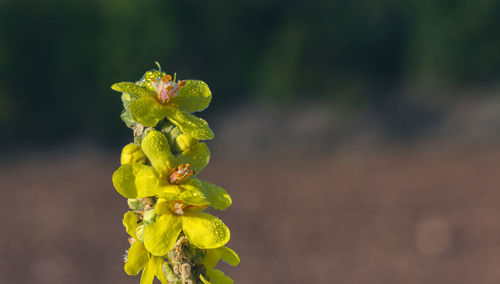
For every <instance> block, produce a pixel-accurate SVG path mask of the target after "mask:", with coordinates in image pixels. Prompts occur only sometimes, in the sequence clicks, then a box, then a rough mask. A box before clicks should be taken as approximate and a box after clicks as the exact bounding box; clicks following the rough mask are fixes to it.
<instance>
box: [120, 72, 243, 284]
mask: <svg viewBox="0 0 500 284" xmlns="http://www.w3.org/2000/svg"><path fill="white" fill-rule="evenodd" d="M158 67H159V64H158ZM112 89H113V90H116V91H120V92H122V102H123V107H124V111H123V112H122V114H121V118H122V120H123V121H124V122H125V124H126V125H127V127H129V128H131V129H133V132H134V139H133V141H134V143H130V144H128V145H126V146H125V147H123V149H122V155H121V166H120V167H119V168H118V169H117V170H116V171H115V172H114V173H113V178H112V180H113V185H114V187H115V189H116V190H117V191H118V193H120V194H121V195H122V196H124V197H125V198H127V199H128V200H127V205H128V207H129V209H130V210H131V211H128V212H126V213H125V215H124V216H123V225H124V226H125V230H126V231H127V233H128V234H129V235H130V238H129V243H130V248H129V249H128V250H127V252H126V255H125V265H124V270H125V272H126V273H127V274H128V275H137V274H139V273H140V272H141V271H142V274H141V280H140V283H141V284H152V283H153V281H154V279H155V278H157V279H158V280H160V282H161V283H162V284H167V283H168V284H179V283H198V284H199V283H213V284H217V283H223V284H224V283H233V280H231V278H229V277H228V276H226V275H225V274H224V273H223V272H222V271H220V270H218V269H215V266H216V264H217V262H218V261H219V260H221V259H222V260H224V261H226V262H227V263H229V264H231V265H233V266H235V265H238V263H239V261H240V260H239V257H238V255H237V254H236V253H235V252H234V251H233V250H231V249H229V248H227V247H225V244H226V243H227V242H228V241H229V239H230V235H231V233H230V232H229V229H228V228H227V226H226V225H225V224H224V223H223V222H222V221H221V220H220V219H219V218H217V217H214V216H212V215H211V214H209V213H207V212H205V209H206V208H207V207H208V206H211V207H213V208H214V209H217V210H225V209H226V208H228V207H229V206H230V205H231V202H232V201H231V197H230V196H229V194H228V193H227V192H226V191H225V190H224V189H223V188H221V187H219V186H217V185H214V184H212V183H209V182H207V181H203V180H200V179H198V178H197V175H198V174H199V173H200V172H201V171H202V170H203V169H204V168H205V167H206V166H207V164H208V162H209V160H210V151H209V149H208V147H207V145H206V144H205V143H203V142H200V141H199V140H209V139H212V138H213V137H214V134H213V132H212V130H211V129H210V128H209V127H208V124H207V122H206V121H204V120H203V119H200V118H198V117H196V116H194V115H192V114H191V113H192V112H196V111H201V110H203V109H205V108H206V107H207V106H208V105H209V103H210V101H211V99H212V94H211V92H210V89H209V88H208V86H207V84H205V82H203V81H198V80H186V81H177V80H176V78H175V76H174V78H173V80H172V77H171V76H170V75H167V74H165V73H163V72H161V69H160V70H154V71H148V72H146V74H145V75H144V77H143V79H141V80H140V81H138V82H136V83H132V82H122V83H117V84H114V85H113V86H112Z"/></svg>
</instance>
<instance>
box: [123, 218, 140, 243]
mask: <svg viewBox="0 0 500 284" xmlns="http://www.w3.org/2000/svg"><path fill="white" fill-rule="evenodd" d="M122 223H123V226H125V230H126V231H127V233H128V234H129V235H130V236H131V237H132V238H134V239H136V240H137V234H136V230H137V226H138V223H139V217H137V215H136V214H135V213H134V212H132V211H128V212H127V213H125V215H123V221H122Z"/></svg>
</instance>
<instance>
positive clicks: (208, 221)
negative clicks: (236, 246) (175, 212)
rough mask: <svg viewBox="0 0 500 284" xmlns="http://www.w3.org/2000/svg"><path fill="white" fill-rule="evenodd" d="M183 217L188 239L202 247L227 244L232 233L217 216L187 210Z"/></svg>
mask: <svg viewBox="0 0 500 284" xmlns="http://www.w3.org/2000/svg"><path fill="white" fill-rule="evenodd" d="M181 217H182V230H183V231H184V234H186V237H187V238H188V240H189V241H190V242H191V243H192V244H193V245H195V246H197V247H199V248H201V249H211V248H217V247H221V246H223V245H225V244H226V243H227V242H228V241H229V238H230V237H231V234H230V232H229V229H228V228H227V227H226V225H225V224H224V223H223V222H222V221H221V220H220V219H219V218H217V217H214V216H212V215H210V214H207V213H203V212H186V214H185V215H183V216H181Z"/></svg>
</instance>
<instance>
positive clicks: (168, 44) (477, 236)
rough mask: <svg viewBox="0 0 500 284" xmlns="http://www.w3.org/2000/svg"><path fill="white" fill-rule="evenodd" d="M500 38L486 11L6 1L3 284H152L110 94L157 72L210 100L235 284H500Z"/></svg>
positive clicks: (369, 4) (496, 10)
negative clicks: (126, 217)
mask: <svg viewBox="0 0 500 284" xmlns="http://www.w3.org/2000/svg"><path fill="white" fill-rule="evenodd" d="M245 2H247V3H245ZM499 25H500V2H498V1H492V0H477V1H464V0H461V1H443V0H442V1H421V0H419V1H417V0H409V1H367V0H360V1H345V0H332V1H316V0H310V1H293V0H288V1H269V0H266V1H262V0H255V1H249V2H248V1H192V0H184V1H166V0H150V1H133V0H120V1H119V0H99V1H96V0H89V1H63V0H48V1H34V0H31V1H30V0H28V1H16V2H15V1H8V0H0V129H1V132H0V145H1V146H2V147H0V161H1V163H0V192H1V194H2V199H1V200H2V205H1V206H0V214H1V215H2V216H3V225H2V227H1V231H0V232H1V233H0V256H1V257H0V282H2V283H42V284H43V283H56V284H57V283H75V284H78V283H138V281H139V280H138V278H137V277H135V278H134V277H128V276H126V275H125V273H124V272H123V270H122V265H123V263H122V254H123V253H124V251H125V249H126V248H127V247H128V243H127V239H126V238H127V235H126V233H125V231H124V228H123V227H122V225H121V218H122V214H123V213H124V212H125V211H126V209H127V206H126V202H125V201H124V199H123V198H122V197H121V196H120V195H119V194H117V193H116V192H115V190H114V189H113V186H112V184H111V175H112V173H113V171H114V170H115V169H116V168H117V167H118V165H119V155H120V151H121V148H122V146H123V145H125V144H126V143H128V142H129V141H130V138H131V135H132V133H131V132H130V130H129V129H128V128H126V127H125V126H124V124H123V123H122V122H121V121H120V119H119V115H120V112H121V109H122V106H121V101H120V96H119V94H118V93H115V92H113V91H112V90H111V89H110V85H111V84H112V83H114V82H118V81H134V80H137V79H139V78H140V77H141V76H142V74H143V73H144V71H146V70H148V69H153V68H155V65H154V62H155V61H158V62H160V63H161V65H162V68H163V69H164V70H166V71H167V72H170V73H173V72H177V74H178V76H179V78H181V79H187V78H196V79H201V80H204V81H206V82H207V83H208V85H209V86H210V87H211V89H212V91H213V100H212V104H211V106H210V107H209V108H208V109H207V110H206V111H204V112H203V113H200V114H199V115H200V116H202V117H204V118H206V119H207V120H208V122H209V123H210V125H211V126H212V128H213V129H214V131H215V133H216V138H215V140H213V141H210V142H209V146H210V147H211V150H212V160H211V163H210V165H209V166H208V168H207V169H206V170H205V171H204V172H203V173H202V174H201V177H202V178H203V179H206V180H209V181H211V182H213V183H215V184H218V185H221V186H223V187H224V188H226V189H227V190H228V191H229V193H230V194H231V195H232V197H233V206H232V207H230V208H229V209H228V210H227V211H225V212H222V213H215V214H217V215H219V216H220V217H221V218H222V219H223V220H224V222H225V223H226V224H227V225H228V226H229V227H230V229H231V231H232V239H231V241H230V242H229V244H228V246H229V247H232V248H233V249H235V250H236V251H237V252H238V253H239V254H240V257H241V264H240V266H239V267H237V268H232V267H229V266H227V265H224V264H221V265H220V268H221V269H222V270H224V271H225V273H226V274H228V275H229V276H231V277H232V278H233V279H234V280H235V282H236V283H278V282H282V283H499V282H500V191H499V190H498V187H499V186H500V175H499V174H500V132H499V131H498V129H499V128H500V97H499V96H498V94H499V90H500V88H499V87H500V85H499V82H500V80H499V79H500V78H499V76H500V52H499V50H500V34H499V33H498V26H499Z"/></svg>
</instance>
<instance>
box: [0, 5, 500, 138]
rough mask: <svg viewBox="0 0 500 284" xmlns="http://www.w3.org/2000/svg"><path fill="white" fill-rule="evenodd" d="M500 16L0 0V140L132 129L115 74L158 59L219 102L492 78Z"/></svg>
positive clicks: (376, 96)
mask: <svg viewBox="0 0 500 284" xmlns="http://www.w3.org/2000/svg"><path fill="white" fill-rule="evenodd" d="M499 16H500V2H498V1H493V0H477V1H465V0H462V1H417V0H411V1H368V0H364V1H345V0H342V1H335V0H332V1H292V0H290V1H269V0H255V1H190V0H187V1H166V0H151V1H137V0H91V1H63V0H47V1H34V0H32V1H29V0H28V1H5V0H0V75H1V76H0V127H2V129H4V131H2V137H1V141H2V142H3V143H23V142H27V143H33V142H36V143H39V142H40V141H46V142H49V141H54V140H55V139H60V138H68V137H74V136H87V137H99V138H98V140H99V141H100V142H103V141H107V140H109V139H110V138H112V137H117V136H120V135H122V134H123V131H124V130H123V127H121V126H120V125H119V123H120V121H119V118H118V116H119V114H120V111H121V105H120V98H119V96H117V95H116V94H115V93H114V92H112V91H111V90H110V89H109V86H110V85H111V84H112V83H113V82H117V81H123V80H134V79H138V78H139V77H140V76H141V75H142V73H143V72H144V71H145V69H147V68H154V64H153V63H154V61H159V62H160V63H162V64H163V68H164V69H165V70H166V71H167V72H173V71H175V72H177V73H178V74H179V77H180V78H200V79H203V80H205V81H206V82H207V83H208V84H209V86H211V88H212V90H213V93H214V102H213V103H214V104H215V106H213V107H212V108H211V110H212V111H214V109H215V111H218V110H220V109H223V108H224V107H225V106H229V105H234V104H242V103H246V102H248V101H260V102H264V103H283V102H287V103H296V102H301V101H303V100H319V99H324V100H328V101H339V102H344V103H347V105H373V106H377V105H384V104H386V103H387V102H391V101H393V100H397V97H398V94H399V92H398V91H397V90H398V89H400V88H404V87H405V86H406V85H419V84H429V83H430V84H432V85H445V86H454V85H460V86H463V85H476V84H483V85H484V84H492V83H494V82H495V81H496V79H497V77H498V75H499V73H500V53H499V52H498V51H499V50H500V36H498V32H497V27H498V26H499V24H500V17H499ZM28 129H29V130H28ZM33 137H37V139H36V140H33Z"/></svg>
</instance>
